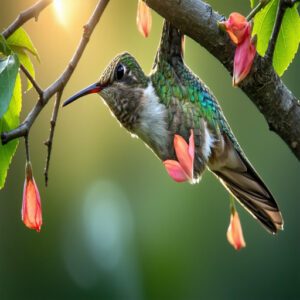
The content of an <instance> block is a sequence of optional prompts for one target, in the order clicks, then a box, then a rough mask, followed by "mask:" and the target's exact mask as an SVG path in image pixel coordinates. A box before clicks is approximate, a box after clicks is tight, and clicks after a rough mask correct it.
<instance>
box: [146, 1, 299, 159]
mask: <svg viewBox="0 0 300 300" xmlns="http://www.w3.org/2000/svg"><path fill="white" fill-rule="evenodd" d="M286 1H293V0H286ZM146 2H147V4H148V5H149V6H150V7H151V8H152V9H154V10H155V11H156V12H157V13H159V14H160V15H161V16H163V17H164V18H165V19H167V20H169V21H170V22H172V23H173V24H174V26H176V27H177V28H179V29H180V30H181V31H182V32H183V33H184V34H186V35H188V36H190V37H191V38H192V39H194V40H195V41H196V42H198V43H199V44H200V45H202V46H203V47H204V48H206V49H207V50H208V51H209V52H210V53H211V54H212V55H214V56H215V57H216V58H217V59H218V60H219V61H220V62H221V63H222V64H223V65H224V66H225V68H226V69H227V70H228V71H229V72H230V74H232V69H233V56H234V50H235V49H234V46H233V44H232V43H231V42H230V40H229V38H228V36H227V34H225V33H223V32H222V31H221V30H219V28H218V26H217V22H218V21H222V20H224V16H222V15H220V14H219V13H217V12H215V11H213V10H212V8H211V6H210V5H208V4H207V3H205V2H203V1H201V0H184V1H182V0H164V1H161V0H146ZM239 87H240V88H241V89H242V90H243V91H244V92H245V94H246V95H247V96H248V97H249V98H250V99H251V101H252V102H253V103H254V104H255V105H256V106H257V108H258V109H259V110H260V112H261V113H262V114H263V115H264V117H265V119H266V121H267V122H268V124H269V128H270V129H271V130H273V131H274V132H276V133H277V134H278V135H279V136H280V137H281V138H282V139H283V140H284V141H285V143H286V144H287V145H288V146H289V148H290V149H291V150H292V151H293V153H294V154H295V156H296V157H297V158H298V160H300V103H299V100H298V99H297V98H296V97H295V96H294V95H293V94H292V92H291V91H290V90H289V89H288V88H287V87H286V86H285V84H284V83H283V81H282V80H281V79H280V77H279V76H278V75H277V74H276V73H275V71H274V69H273V67H272V64H270V62H269V61H268V60H267V59H265V58H262V57H260V56H257V57H256V59H255V62H254V65H253V67H252V70H251V72H250V74H249V75H248V77H247V78H246V79H245V80H243V82H242V83H241V84H240V85H239Z"/></svg>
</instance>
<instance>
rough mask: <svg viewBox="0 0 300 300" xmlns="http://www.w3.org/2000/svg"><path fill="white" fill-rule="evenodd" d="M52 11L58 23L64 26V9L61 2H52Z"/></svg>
mask: <svg viewBox="0 0 300 300" xmlns="http://www.w3.org/2000/svg"><path fill="white" fill-rule="evenodd" d="M54 9H55V12H56V15H57V18H58V21H59V22H60V23H61V24H62V25H63V26H66V24H67V22H66V17H65V13H66V11H67V10H66V7H65V3H64V1H63V0H54Z"/></svg>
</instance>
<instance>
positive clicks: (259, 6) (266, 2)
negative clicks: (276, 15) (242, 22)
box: [246, 0, 270, 21]
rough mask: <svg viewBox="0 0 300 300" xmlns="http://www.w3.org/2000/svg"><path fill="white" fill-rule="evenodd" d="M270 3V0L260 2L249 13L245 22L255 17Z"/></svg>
mask: <svg viewBox="0 0 300 300" xmlns="http://www.w3.org/2000/svg"><path fill="white" fill-rule="evenodd" d="M269 2H270V0H261V1H260V2H259V3H258V4H257V5H256V6H255V7H254V8H253V9H252V10H251V11H250V13H249V15H248V16H247V18H246V19H247V21H250V20H252V19H253V18H254V17H255V15H256V14H257V13H258V12H259V11H260V10H261V9H262V8H264V7H265V6H266V5H267V4H268V3H269Z"/></svg>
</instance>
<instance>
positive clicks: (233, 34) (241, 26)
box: [220, 12, 249, 45]
mask: <svg viewBox="0 0 300 300" xmlns="http://www.w3.org/2000/svg"><path fill="white" fill-rule="evenodd" d="M220 24H221V25H223V26H224V29H225V30H226V31H227V33H228V35H229V37H230V38H231V40H232V41H233V43H235V44H236V45H238V44H240V43H242V42H243V41H244V39H245V33H246V30H247V27H248V26H249V22H248V21H247V19H246V18H245V17H244V16H243V15H241V14H239V13H236V12H233V13H231V14H230V16H229V18H228V20H227V21H225V22H220Z"/></svg>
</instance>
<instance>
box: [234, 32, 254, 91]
mask: <svg viewBox="0 0 300 300" xmlns="http://www.w3.org/2000/svg"><path fill="white" fill-rule="evenodd" d="M247 32H248V34H247V37H246V38H245V39H244V41H243V42H242V43H241V44H239V45H238V46H237V47H236V50H235V54H234V62H233V77H232V84H233V86H237V85H238V84H239V83H240V82H241V81H242V80H243V79H245V78H246V77H247V75H248V74H249V72H250V71H251V67H252V65H253V61H254V58H255V55H256V47H255V45H254V43H253V41H252V39H251V28H250V27H248V28H247Z"/></svg>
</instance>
